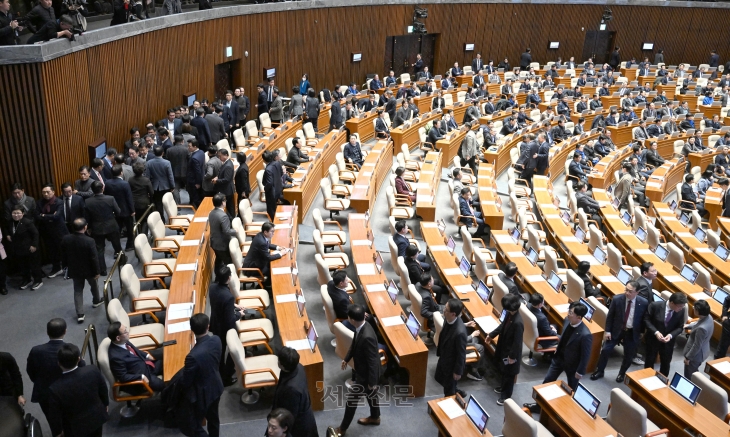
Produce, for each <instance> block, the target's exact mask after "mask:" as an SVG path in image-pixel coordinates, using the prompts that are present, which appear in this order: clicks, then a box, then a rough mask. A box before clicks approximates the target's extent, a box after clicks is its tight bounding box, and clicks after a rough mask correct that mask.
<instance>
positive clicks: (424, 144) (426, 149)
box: [419, 141, 435, 152]
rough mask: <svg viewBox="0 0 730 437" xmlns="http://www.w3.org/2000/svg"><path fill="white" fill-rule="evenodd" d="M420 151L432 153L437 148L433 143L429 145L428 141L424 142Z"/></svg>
mask: <svg viewBox="0 0 730 437" xmlns="http://www.w3.org/2000/svg"><path fill="white" fill-rule="evenodd" d="M427 144H428V146H427ZM419 149H421V150H424V151H429V152H430V151H432V150H435V147H434V146H433V143H429V142H428V141H424V142H422V143H421V145H420V147H419Z"/></svg>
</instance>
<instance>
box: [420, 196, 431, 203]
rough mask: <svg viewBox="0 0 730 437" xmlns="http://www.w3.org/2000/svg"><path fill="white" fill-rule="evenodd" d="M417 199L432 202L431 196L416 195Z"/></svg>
mask: <svg viewBox="0 0 730 437" xmlns="http://www.w3.org/2000/svg"><path fill="white" fill-rule="evenodd" d="M418 201H419V202H427V203H431V202H433V196H418Z"/></svg>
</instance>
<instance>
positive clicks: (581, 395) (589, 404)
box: [573, 383, 601, 419]
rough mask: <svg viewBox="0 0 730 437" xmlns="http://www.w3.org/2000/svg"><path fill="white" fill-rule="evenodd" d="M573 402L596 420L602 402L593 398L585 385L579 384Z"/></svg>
mask: <svg viewBox="0 0 730 437" xmlns="http://www.w3.org/2000/svg"><path fill="white" fill-rule="evenodd" d="M573 400H574V401H575V402H576V403H577V404H578V405H580V406H581V408H583V409H584V410H585V412H586V413H588V414H589V415H590V416H591V417H592V418H594V419H595V418H596V413H597V412H598V407H599V406H600V405H601V401H600V400H599V399H598V398H597V397H595V396H593V393H591V392H590V391H588V389H587V388H585V387H584V386H583V384H581V383H578V388H576V389H575V393H573Z"/></svg>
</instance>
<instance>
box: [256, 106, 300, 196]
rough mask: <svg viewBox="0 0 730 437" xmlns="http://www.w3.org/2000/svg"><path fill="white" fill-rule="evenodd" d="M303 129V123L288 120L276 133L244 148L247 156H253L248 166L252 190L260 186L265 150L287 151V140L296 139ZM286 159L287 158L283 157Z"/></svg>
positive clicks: (275, 130)
mask: <svg viewBox="0 0 730 437" xmlns="http://www.w3.org/2000/svg"><path fill="white" fill-rule="evenodd" d="M301 129H302V121H301V120H299V121H297V122H292V121H291V120H288V121H286V122H284V123H282V124H281V126H279V127H278V128H276V129H274V133H273V134H270V135H268V136H266V137H264V138H262V139H260V140H259V141H257V142H256V143H255V144H254V145H253V147H249V148H243V149H242V150H243V151H244V152H245V153H246V154H250V155H253V158H252V160H251V162H250V163H249V165H248V168H249V176H248V179H249V184H251V190H255V189H256V187H257V186H258V181H257V180H256V173H258V171H259V170H263V169H264V159H263V157H262V155H263V153H264V151H265V150H276V149H279V148H280V147H283V148H284V150H286V140H287V139H288V138H294V137H295V136H296V134H297V131H298V130H301ZM282 158H285V157H282Z"/></svg>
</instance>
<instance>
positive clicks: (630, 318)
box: [591, 281, 649, 383]
mask: <svg viewBox="0 0 730 437" xmlns="http://www.w3.org/2000/svg"><path fill="white" fill-rule="evenodd" d="M638 288H639V284H638V283H637V282H636V281H629V282H627V283H626V288H625V289H624V294H619V295H618V296H616V297H614V298H613V300H612V301H611V305H610V306H609V308H608V315H607V316H606V328H605V333H604V335H603V338H604V344H603V349H601V356H600V357H599V358H598V368H597V369H596V371H595V372H593V374H592V375H591V380H593V381H595V380H597V379H600V378H603V370H604V369H605V368H606V364H608V357H609V356H610V354H611V352H612V351H613V349H614V348H615V347H616V345H618V344H619V343H621V342H623V345H624V359H623V361H622V362H621V367H620V369H619V371H618V376H617V377H616V382H619V383H621V382H624V377H625V375H626V370H627V369H628V368H629V366H631V362H632V360H633V359H634V356H636V348H637V347H638V345H639V336H640V335H641V324H642V320H643V319H644V313H645V312H646V308H647V306H648V305H649V303H648V302H647V300H646V299H644V298H643V297H641V296H639V295H638V291H639V290H638Z"/></svg>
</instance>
